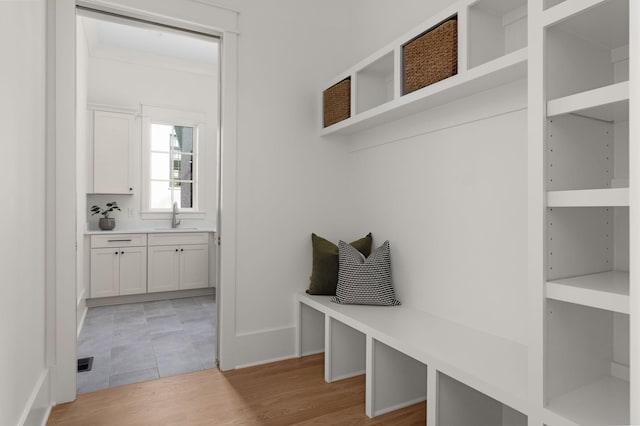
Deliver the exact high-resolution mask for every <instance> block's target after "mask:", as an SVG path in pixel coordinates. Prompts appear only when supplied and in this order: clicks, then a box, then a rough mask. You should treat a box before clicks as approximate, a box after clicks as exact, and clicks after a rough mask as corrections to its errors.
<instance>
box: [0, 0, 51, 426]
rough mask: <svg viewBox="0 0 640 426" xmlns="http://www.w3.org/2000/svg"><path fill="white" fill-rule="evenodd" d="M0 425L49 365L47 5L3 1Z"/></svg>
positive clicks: (34, 390)
mask: <svg viewBox="0 0 640 426" xmlns="http://www.w3.org/2000/svg"><path fill="white" fill-rule="evenodd" d="M0 53H1V54H2V57H3V58H4V60H3V62H2V79H0V93H2V96H0V116H1V117H2V123H3V125H2V128H3V144H2V146H3V150H4V152H3V155H2V157H3V160H4V161H3V173H4V176H5V179H6V181H5V184H4V193H5V195H6V200H5V202H4V205H3V206H2V209H0V227H1V229H2V231H1V234H2V238H0V270H1V271H2V279H1V286H0V287H1V288H2V291H1V292H2V296H1V297H0V341H1V342H2V349H1V350H0V383H1V385H0V424H2V425H16V424H21V423H22V422H24V421H26V420H27V415H28V414H29V412H30V410H31V409H32V408H35V405H34V400H36V399H38V401H39V398H37V396H38V393H39V392H40V390H41V388H43V389H42V390H43V391H44V392H46V385H45V386H43V384H45V383H47V377H48V369H47V366H46V363H45V347H44V343H45V317H44V314H45V276H44V267H45V252H44V246H45V237H44V236H45V228H44V224H45V222H44V219H45V215H46V211H45V203H44V202H45V171H44V169H45V154H44V153H45V2H44V0H20V1H8V2H7V1H4V2H0ZM31 419H33V417H31V418H30V420H31Z"/></svg>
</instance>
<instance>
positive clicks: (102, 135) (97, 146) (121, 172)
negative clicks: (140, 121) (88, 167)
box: [89, 110, 135, 194]
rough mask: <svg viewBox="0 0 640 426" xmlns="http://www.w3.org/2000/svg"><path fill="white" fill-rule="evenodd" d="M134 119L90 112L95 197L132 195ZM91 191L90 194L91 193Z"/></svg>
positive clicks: (105, 112) (109, 112)
mask: <svg viewBox="0 0 640 426" xmlns="http://www.w3.org/2000/svg"><path fill="white" fill-rule="evenodd" d="M134 125H135V115H134V114H133V113H123V112H113V111H99V110H95V111H93V185H89V188H90V191H91V192H93V193H96V194H132V193H133V189H134V188H133V184H132V170H131V160H132V158H131V157H132V155H131V152H132V148H133V146H134V137H135V131H134ZM91 189H92V190H91Z"/></svg>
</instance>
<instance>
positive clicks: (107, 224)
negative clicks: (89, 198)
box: [90, 201, 122, 231]
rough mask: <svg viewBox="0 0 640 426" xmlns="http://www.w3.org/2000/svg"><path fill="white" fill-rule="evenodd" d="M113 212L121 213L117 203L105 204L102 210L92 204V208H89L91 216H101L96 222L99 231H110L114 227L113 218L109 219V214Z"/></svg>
mask: <svg viewBox="0 0 640 426" xmlns="http://www.w3.org/2000/svg"><path fill="white" fill-rule="evenodd" d="M114 210H118V211H122V210H120V207H118V203H116V202H115V201H112V202H110V203H107V206H106V207H105V208H104V209H103V208H102V207H100V206H97V205H95V204H94V205H93V206H91V210H90V211H91V216H93V215H96V214H98V213H99V214H101V215H102V216H103V217H101V218H100V220H99V221H98V227H99V228H100V229H102V230H103V231H111V230H112V229H113V228H115V227H116V220H115V218H113V217H109V215H110V214H111V212H112V211H114Z"/></svg>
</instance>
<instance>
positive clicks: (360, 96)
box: [320, 0, 527, 136]
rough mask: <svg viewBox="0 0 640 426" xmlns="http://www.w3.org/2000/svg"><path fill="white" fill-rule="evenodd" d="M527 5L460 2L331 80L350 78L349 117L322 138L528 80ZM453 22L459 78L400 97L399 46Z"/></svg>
mask: <svg viewBox="0 0 640 426" xmlns="http://www.w3.org/2000/svg"><path fill="white" fill-rule="evenodd" d="M526 11H527V8H526V1H525V0H513V1H502V0H463V1H461V2H459V3H458V4H456V5H455V6H453V7H451V8H449V9H447V10H445V11H443V12H442V13H440V14H438V15H436V16H433V17H432V18H431V19H429V20H428V21H425V22H424V23H423V24H422V25H420V26H418V27H416V28H414V29H413V30H412V31H410V32H409V33H407V34H405V35H404V36H402V37H400V38H398V39H397V40H396V41H395V42H393V43H391V44H389V45H388V46H386V47H384V48H383V49H381V50H379V51H378V52H376V53H374V54H373V55H371V56H370V57H369V58H367V59H365V60H364V61H362V62H360V63H358V64H357V65H355V66H354V67H352V68H351V69H349V70H347V71H346V72H344V73H342V74H340V75H339V76H338V77H336V78H335V79H333V80H332V81H331V82H330V83H329V84H327V86H326V87H330V86H332V85H333V84H335V83H337V82H339V81H342V80H343V79H345V78H348V77H350V78H351V81H352V83H353V87H352V94H351V97H352V105H351V117H349V118H348V119H346V120H343V121H341V122H339V123H336V124H333V125H331V126H328V127H325V128H322V130H321V131H320V134H321V135H323V136H327V135H332V134H351V133H355V132H357V131H360V130H363V129H367V128H370V127H373V126H377V125H380V124H383V123H387V122H390V121H393V120H397V119H400V118H402V117H405V116H407V115H410V114H414V113H417V112H419V111H423V110H427V109H429V108H433V107H436V106H439V105H444V104H446V103H449V102H452V101H454V100H456V99H461V98H464V97H466V96H470V95H472V94H474V93H478V92H482V91H485V90H489V89H492V88H495V87H499V86H502V85H504V84H507V83H510V82H512V81H516V80H520V79H523V78H525V77H526V75H527V48H526V47H527V14H526ZM452 16H457V20H458V67H457V68H458V72H457V74H455V75H453V76H451V77H449V78H447V79H445V80H441V81H439V82H437V83H434V84H431V85H429V86H427V87H424V88H422V89H420V90H417V91H415V92H412V93H409V94H406V95H403V94H402V90H401V89H402V78H403V73H402V66H403V64H402V46H403V45H404V44H405V43H407V42H408V41H410V40H412V39H414V38H415V37H416V36H418V35H420V34H422V33H424V32H425V31H427V30H429V29H430V28H433V27H434V26H436V25H438V24H439V23H441V22H442V21H444V20H446V19H448V18H450V17H452Z"/></svg>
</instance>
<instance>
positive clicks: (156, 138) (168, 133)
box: [151, 124, 175, 152]
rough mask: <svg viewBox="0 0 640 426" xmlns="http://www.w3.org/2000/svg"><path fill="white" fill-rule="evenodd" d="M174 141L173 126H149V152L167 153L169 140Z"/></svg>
mask: <svg viewBox="0 0 640 426" xmlns="http://www.w3.org/2000/svg"><path fill="white" fill-rule="evenodd" d="M172 139H175V132H174V129H173V126H167V125H166V124H152V125H151V150H152V151H162V152H169V147H170V146H171V140H172Z"/></svg>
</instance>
